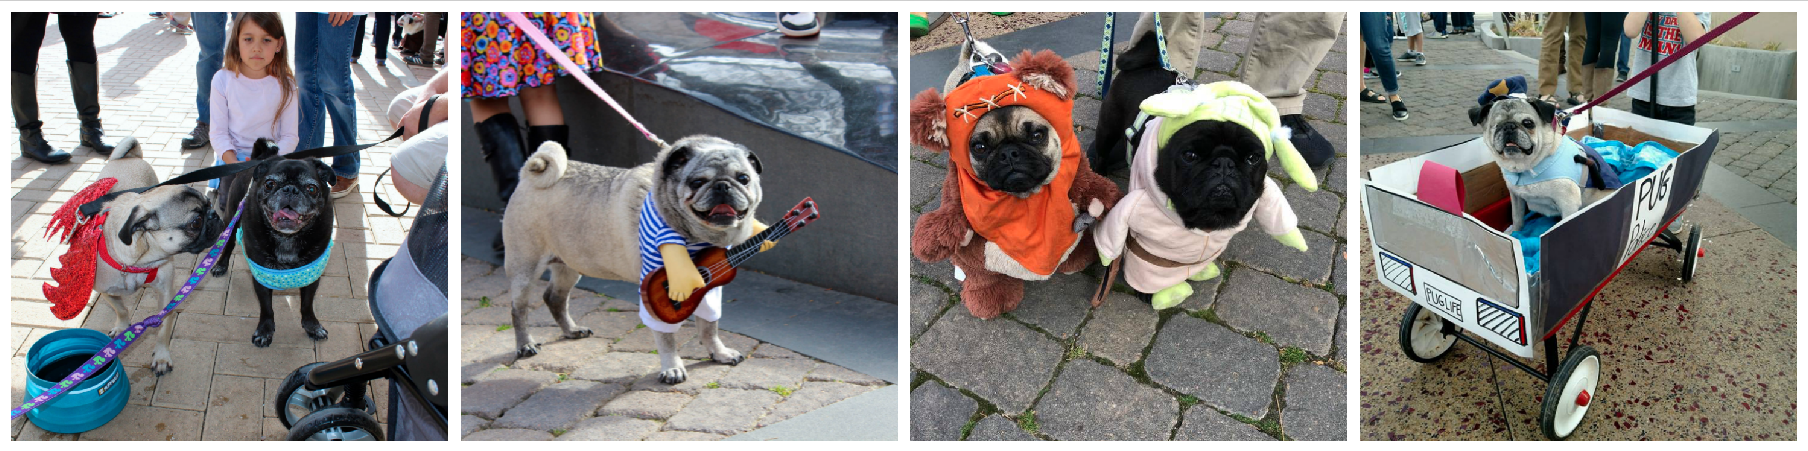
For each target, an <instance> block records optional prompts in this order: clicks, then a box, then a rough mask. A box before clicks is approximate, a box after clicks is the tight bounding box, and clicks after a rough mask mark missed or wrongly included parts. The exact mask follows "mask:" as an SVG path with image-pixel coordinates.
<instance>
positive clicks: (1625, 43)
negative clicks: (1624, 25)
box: [1619, 32, 1632, 73]
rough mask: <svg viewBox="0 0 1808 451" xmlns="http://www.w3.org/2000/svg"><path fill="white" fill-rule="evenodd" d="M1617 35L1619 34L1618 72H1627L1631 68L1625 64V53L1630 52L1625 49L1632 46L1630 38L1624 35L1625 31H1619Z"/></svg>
mask: <svg viewBox="0 0 1808 451" xmlns="http://www.w3.org/2000/svg"><path fill="white" fill-rule="evenodd" d="M1619 35H1620V63H1619V69H1620V72H1621V73H1625V72H1628V71H1631V70H1632V67H1631V66H1627V65H1626V55H1627V54H1628V53H1630V52H1628V51H1627V50H1629V49H1631V48H1632V38H1628V37H1626V33H1625V32H1620V33H1619Z"/></svg>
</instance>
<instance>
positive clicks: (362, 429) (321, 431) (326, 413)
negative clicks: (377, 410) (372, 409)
mask: <svg viewBox="0 0 1808 451" xmlns="http://www.w3.org/2000/svg"><path fill="white" fill-rule="evenodd" d="M289 440H292V441H328V442H356V441H382V440H383V426H382V425H380V424H377V419H376V417H373V416H371V414H370V413H367V412H364V411H362V410H357V409H349V408H345V407H332V408H328V409H324V410H320V411H316V412H314V413H310V414H308V416H305V417H301V421H300V422H299V423H296V424H295V428H294V429H290V430H289Z"/></svg>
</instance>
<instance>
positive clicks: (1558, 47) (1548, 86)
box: [1538, 12, 1575, 97]
mask: <svg viewBox="0 0 1808 451" xmlns="http://www.w3.org/2000/svg"><path fill="white" fill-rule="evenodd" d="M1569 14H1570V13H1566V12H1555V13H1550V17H1549V18H1546V19H1545V21H1544V39H1543V41H1541V42H1540V44H1539V46H1538V96H1539V97H1547V96H1553V95H1556V94H1557V76H1558V74H1557V72H1558V71H1561V70H1562V67H1563V66H1562V64H1563V44H1564V39H1563V28H1564V24H1567V23H1569ZM1572 73H1574V72H1572ZM1570 86H1575V84H1574V82H1571V84H1570Z"/></svg>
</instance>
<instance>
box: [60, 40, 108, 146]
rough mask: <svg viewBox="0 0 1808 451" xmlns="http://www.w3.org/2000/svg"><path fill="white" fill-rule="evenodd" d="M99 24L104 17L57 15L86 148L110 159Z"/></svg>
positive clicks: (83, 142) (83, 144) (70, 86)
mask: <svg viewBox="0 0 1808 451" xmlns="http://www.w3.org/2000/svg"><path fill="white" fill-rule="evenodd" d="M98 20H100V13H57V31H59V32H61V33H62V35H63V48H64V49H66V50H67V51H68V53H69V91H70V94H71V96H72V97H74V100H75V115H76V117H77V118H80V119H81V121H82V130H81V138H82V146H83V147H87V148H89V149H93V150H94V152H95V153H98V154H101V155H108V154H111V153H113V145H111V144H107V143H106V142H104V138H106V135H107V132H106V130H104V129H102V127H101V124H100V67H99V66H98V65H97V64H96V62H97V61H98V55H96V54H95V51H94V23H95V21H98Z"/></svg>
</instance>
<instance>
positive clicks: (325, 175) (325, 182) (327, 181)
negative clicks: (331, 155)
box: [308, 158, 339, 191]
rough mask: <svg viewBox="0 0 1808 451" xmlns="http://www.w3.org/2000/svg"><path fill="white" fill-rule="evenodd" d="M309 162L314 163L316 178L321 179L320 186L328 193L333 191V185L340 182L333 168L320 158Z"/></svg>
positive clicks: (311, 159) (310, 159)
mask: <svg viewBox="0 0 1808 451" xmlns="http://www.w3.org/2000/svg"><path fill="white" fill-rule="evenodd" d="M308 160H309V161H312V162H313V165H314V177H316V178H319V179H320V185H321V186H322V187H325V188H326V191H332V190H333V184H335V183H338V182H339V176H338V175H337V174H334V173H333V167H332V166H329V165H327V164H326V162H325V161H321V160H320V159H319V158H309V159H308Z"/></svg>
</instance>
